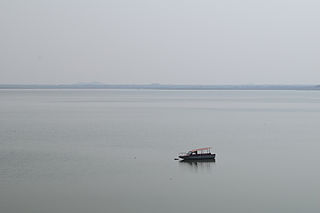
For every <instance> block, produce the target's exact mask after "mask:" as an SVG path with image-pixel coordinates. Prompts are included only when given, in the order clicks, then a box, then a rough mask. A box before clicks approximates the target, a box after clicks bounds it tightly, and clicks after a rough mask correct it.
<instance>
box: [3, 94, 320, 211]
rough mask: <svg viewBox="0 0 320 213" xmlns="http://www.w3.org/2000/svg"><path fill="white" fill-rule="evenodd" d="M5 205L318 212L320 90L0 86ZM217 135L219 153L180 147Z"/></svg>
mask: <svg viewBox="0 0 320 213" xmlns="http://www.w3.org/2000/svg"><path fill="white" fill-rule="evenodd" d="M0 102H1V104H0V212H3V213H11V212H15V213H38V212H39V213H40V212H41V213H44V212H45V213H47V212H49V213H51V212H52V213H62V212H68V213H69V212H71V213H72V212H77V213H88V212H93V213H95V212H110V213H126V212H130V213H141V212H155V213H157V212H159V213H160V212H185V213H188V212H190V213H191V212H200V211H206V212H209V211H210V212H220V213H230V212H238V213H248V212H259V213H264V212H265V213H267V212H268V213H269V212H282V213H283V212H288V213H289V212H290V213H292V212H319V209H320V204H319V199H320V181H319V180H320V171H319V165H318V162H319V150H320V143H319V141H320V140H319V139H320V136H319V126H320V93H319V92H317V91H161V90H157V91H154V90H0ZM207 146H212V147H213V151H214V152H215V153H216V154H217V157H216V162H202V163H201V162H198V163H182V162H179V161H175V160H174V158H175V157H176V156H177V154H178V153H179V152H182V151H187V150H189V149H193V148H199V147H207Z"/></svg>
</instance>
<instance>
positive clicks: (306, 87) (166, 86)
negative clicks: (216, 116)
mask: <svg viewBox="0 0 320 213" xmlns="http://www.w3.org/2000/svg"><path fill="white" fill-rule="evenodd" d="M0 89H146V90H320V85H175V84H59V85H49V84H48V85H47V84H0Z"/></svg>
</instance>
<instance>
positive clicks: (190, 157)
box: [179, 154, 216, 160]
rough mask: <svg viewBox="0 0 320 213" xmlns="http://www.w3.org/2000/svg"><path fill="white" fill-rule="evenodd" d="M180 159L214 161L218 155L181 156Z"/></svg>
mask: <svg viewBox="0 0 320 213" xmlns="http://www.w3.org/2000/svg"><path fill="white" fill-rule="evenodd" d="M179 158H182V159H183V160H209V159H212V160H213V159H215V158H216V154H201V155H181V156H179Z"/></svg>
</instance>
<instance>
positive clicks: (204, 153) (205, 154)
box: [179, 147, 216, 160]
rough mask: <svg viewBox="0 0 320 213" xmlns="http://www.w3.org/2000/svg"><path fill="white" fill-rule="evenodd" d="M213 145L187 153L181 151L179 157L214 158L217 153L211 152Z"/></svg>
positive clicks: (192, 158)
mask: <svg viewBox="0 0 320 213" xmlns="http://www.w3.org/2000/svg"><path fill="white" fill-rule="evenodd" d="M210 149H211V147H206V148H200V149H193V150H190V151H188V152H187V153H180V154H179V158H181V159H183V160H210V159H212V160H214V159H215V157H216V154H213V153H211V152H210Z"/></svg>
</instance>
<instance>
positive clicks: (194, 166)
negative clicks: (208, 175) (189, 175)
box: [179, 159, 216, 172]
mask: <svg viewBox="0 0 320 213" xmlns="http://www.w3.org/2000/svg"><path fill="white" fill-rule="evenodd" d="M215 162H216V160H215V159H203V160H180V161H179V166H181V168H185V169H188V170H189V171H192V172H199V171H201V172H203V171H204V172H211V169H212V168H213V167H214V166H215Z"/></svg>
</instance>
